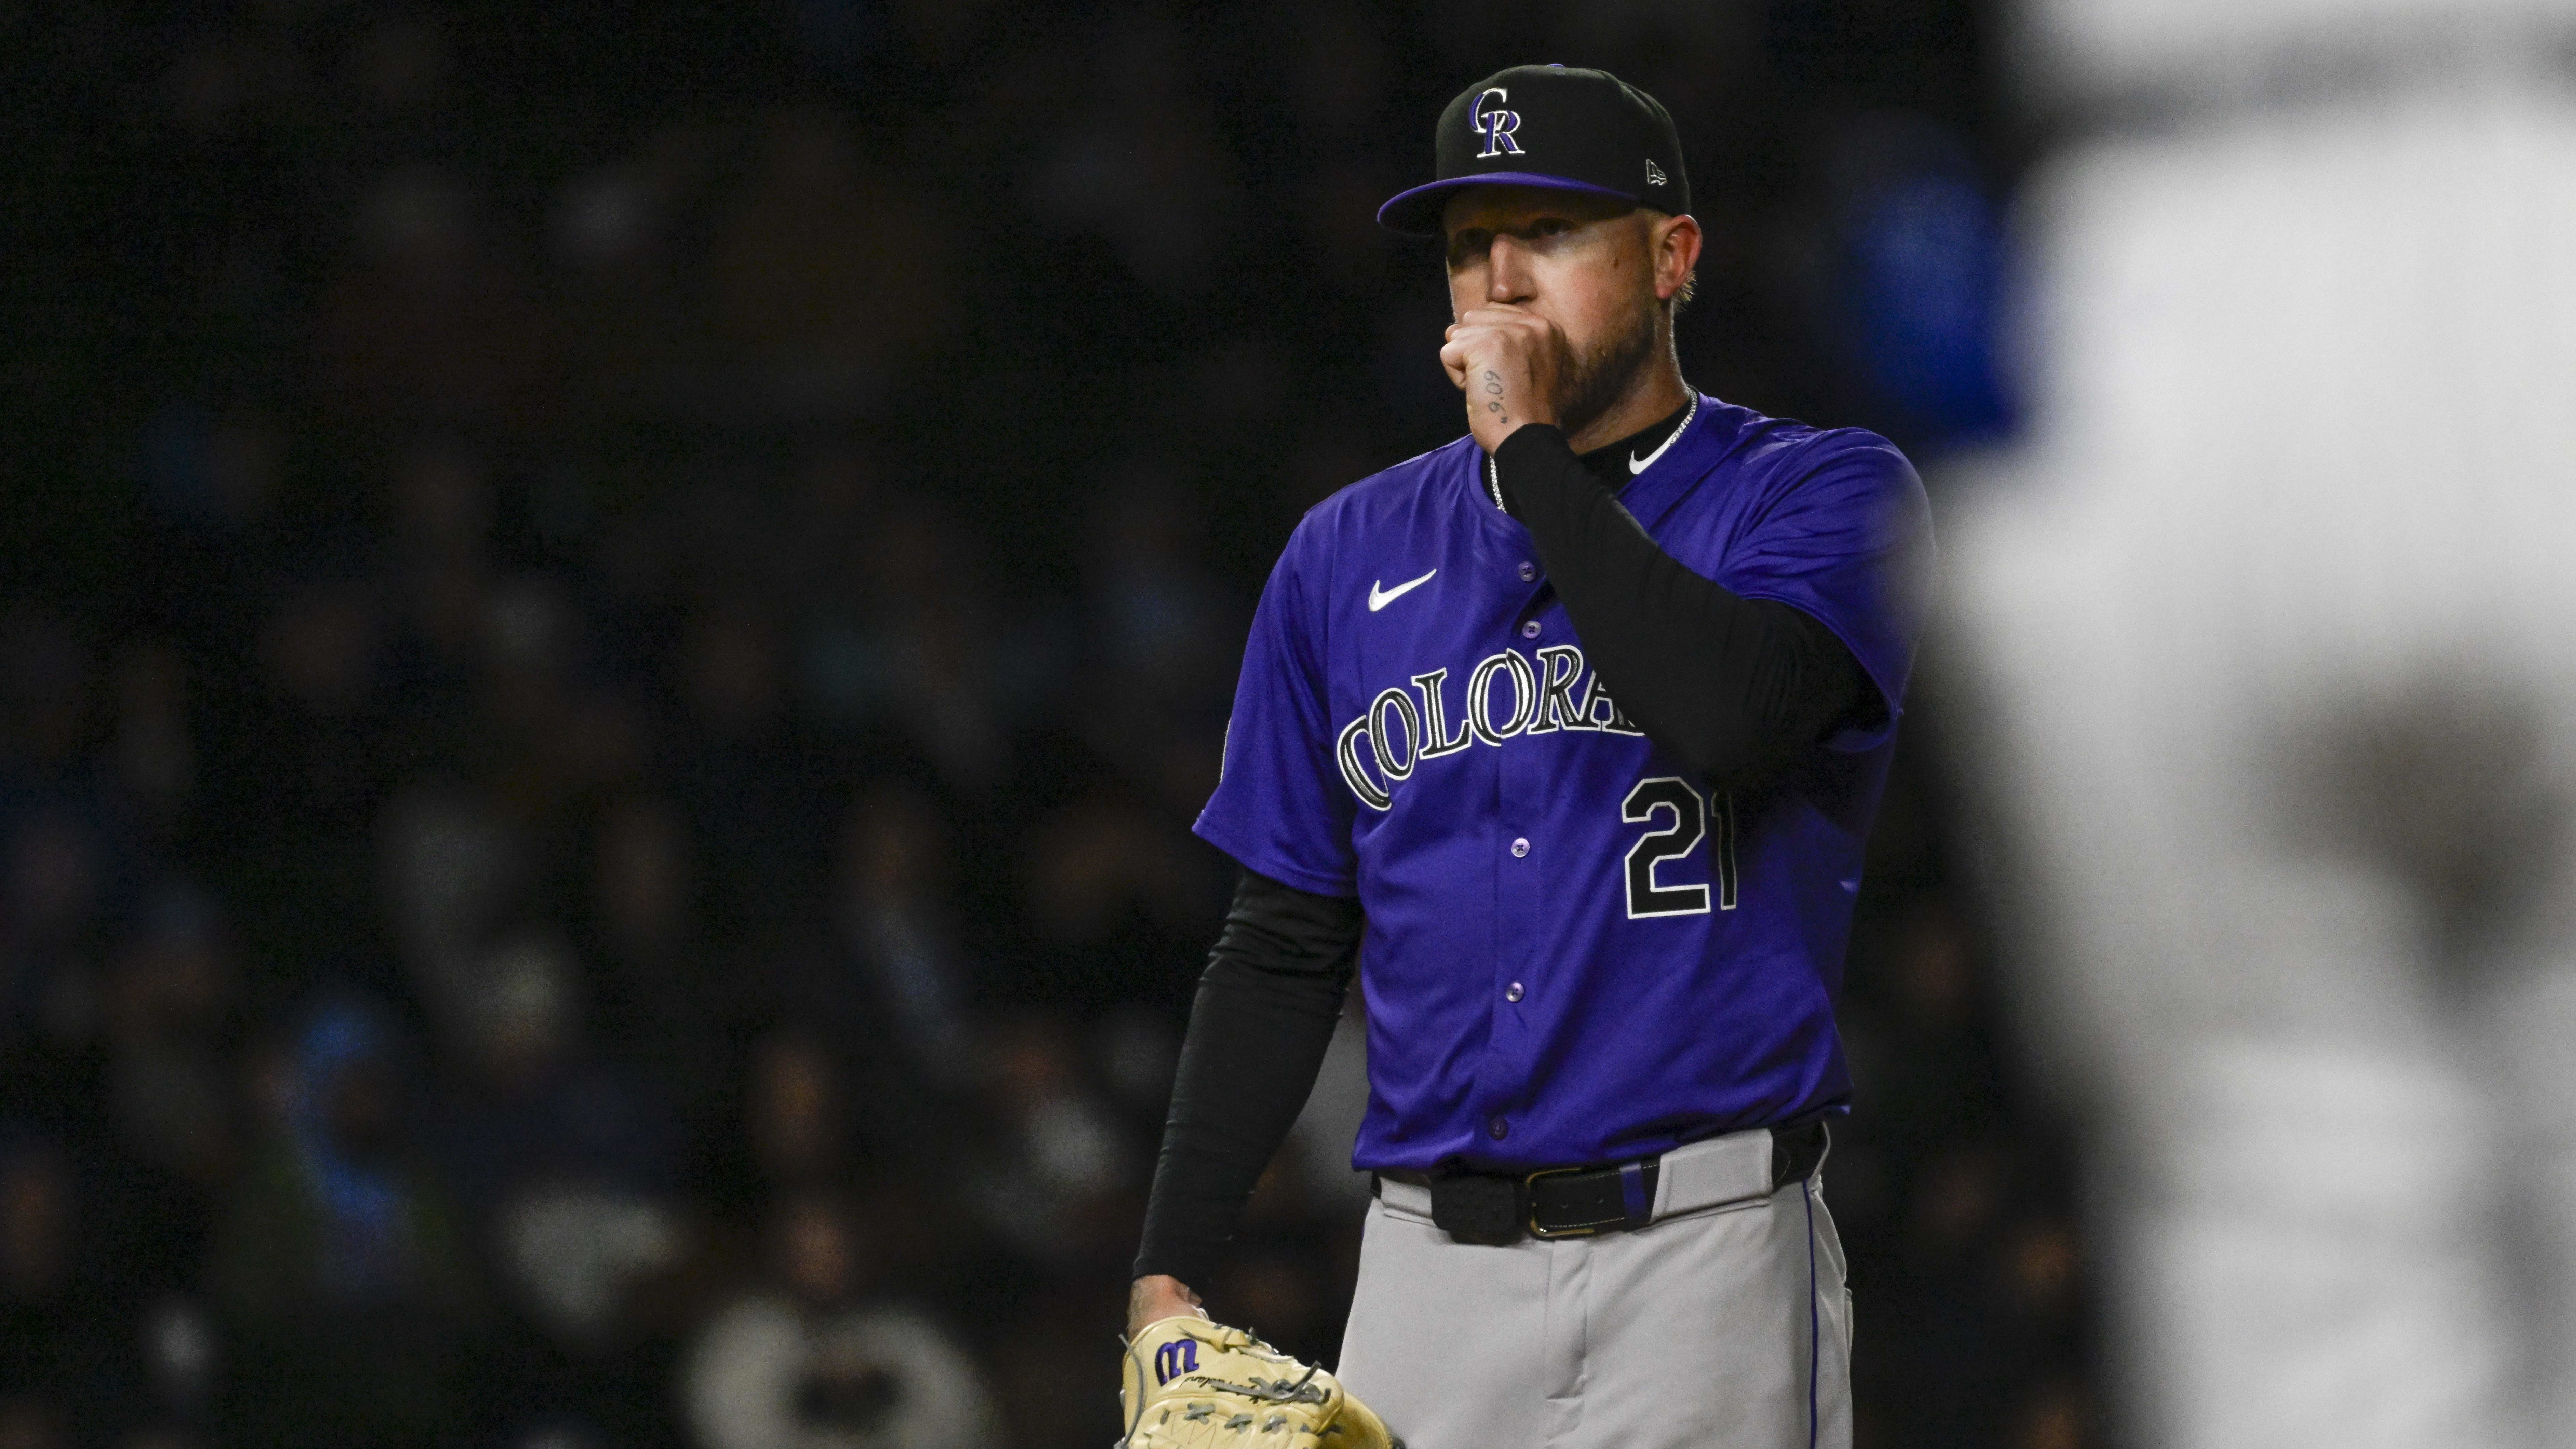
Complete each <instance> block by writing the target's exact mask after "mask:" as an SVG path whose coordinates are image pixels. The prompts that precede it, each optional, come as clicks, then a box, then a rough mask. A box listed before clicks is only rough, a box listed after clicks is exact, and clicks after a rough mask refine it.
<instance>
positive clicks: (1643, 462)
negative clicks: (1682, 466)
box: [1628, 393, 1699, 478]
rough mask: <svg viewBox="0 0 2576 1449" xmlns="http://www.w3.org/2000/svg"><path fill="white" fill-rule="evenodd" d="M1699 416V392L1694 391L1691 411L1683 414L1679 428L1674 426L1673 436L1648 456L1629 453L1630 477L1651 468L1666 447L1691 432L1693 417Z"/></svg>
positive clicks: (1657, 446)
mask: <svg viewBox="0 0 2576 1449" xmlns="http://www.w3.org/2000/svg"><path fill="white" fill-rule="evenodd" d="M1698 416H1699V394H1697V393H1693V394H1691V402H1690V411H1688V412H1685V413H1683V414H1682V421H1681V426H1679V427H1677V428H1674V429H1673V435H1672V436H1671V437H1669V438H1666V439H1664V440H1663V441H1662V442H1661V443H1659V444H1657V445H1656V446H1655V451H1653V452H1651V453H1648V454H1647V455H1646V456H1644V457H1642V458H1640V457H1638V456H1637V455H1636V454H1634V453H1630V454H1629V455H1628V476H1629V477H1631V478H1634V477H1636V476H1637V475H1638V474H1640V473H1643V472H1645V471H1646V470H1647V469H1649V468H1651V467H1653V466H1655V460H1656V459H1657V458H1660V457H1662V456H1664V449H1666V448H1669V447H1671V446H1672V445H1673V444H1675V443H1678V442H1680V441H1681V437H1682V434H1684V433H1687V432H1689V431H1690V425H1691V419H1693V418H1695V417H1698Z"/></svg>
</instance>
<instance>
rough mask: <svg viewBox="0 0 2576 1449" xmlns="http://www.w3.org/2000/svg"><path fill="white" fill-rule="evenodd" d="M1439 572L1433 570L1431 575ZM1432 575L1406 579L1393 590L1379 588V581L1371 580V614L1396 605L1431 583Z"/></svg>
mask: <svg viewBox="0 0 2576 1449" xmlns="http://www.w3.org/2000/svg"><path fill="white" fill-rule="evenodd" d="M1438 572H1440V570H1438V569H1433V570H1432V571H1431V574H1436V573H1438ZM1431 574H1424V575H1423V576H1422V577H1420V578H1418V579H1406V580H1405V581H1404V582H1403V583H1400V584H1397V585H1396V586H1395V587H1394V588H1391V589H1388V588H1381V587H1379V585H1378V581H1377V580H1375V579H1371V580H1369V612H1370V613H1372V614H1374V613H1376V612H1377V611H1378V610H1380V609H1383V608H1385V607H1386V606H1387V605H1389V604H1392V603H1394V602H1395V601H1396V600H1398V599H1400V598H1403V597H1404V596H1405V595H1407V594H1409V593H1412V592H1413V591H1414V590H1415V589H1418V588H1420V587H1422V586H1423V585H1424V584H1427V583H1429V582H1431Z"/></svg>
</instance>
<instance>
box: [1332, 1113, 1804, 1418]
mask: <svg viewBox="0 0 2576 1449" xmlns="http://www.w3.org/2000/svg"><path fill="white" fill-rule="evenodd" d="M1771 1150H1772V1145H1771V1134H1770V1133H1768V1132H1742V1133H1735V1134H1732V1135H1729V1136H1726V1137H1718V1138H1711V1139H1709V1140H1707V1141H1704V1142H1695V1143H1692V1144H1691V1145H1689V1146H1687V1147H1684V1148H1681V1149H1678V1150H1677V1151H1674V1152H1670V1153H1667V1154H1665V1155H1664V1159H1663V1169H1662V1173H1661V1177H1660V1180H1659V1181H1658V1183H1657V1184H1656V1189H1655V1198H1656V1202H1655V1215H1654V1220H1653V1221H1652V1222H1650V1223H1649V1224H1648V1225H1647V1226H1645V1227H1643V1228H1639V1229H1635V1230H1632V1231H1628V1232H1617V1233H1605V1234H1602V1235H1601V1236H1598V1237H1589V1238H1557V1239H1550V1240H1541V1239H1535V1238H1524V1239H1522V1240H1521V1241H1519V1242H1517V1243H1513V1244H1509V1245H1507V1246H1488V1245H1483V1244H1475V1243H1462V1242H1459V1241H1457V1240H1456V1239H1454V1238H1451V1237H1450V1236H1449V1235H1448V1234H1447V1233H1445V1232H1443V1231H1442V1230H1441V1229H1439V1228H1438V1227H1435V1226H1433V1224H1432V1221H1431V1204H1430V1193H1429V1190H1428V1189H1427V1188H1423V1187H1420V1186H1417V1185H1412V1184H1408V1183H1404V1182H1399V1181H1396V1180H1393V1179H1389V1180H1386V1181H1385V1182H1383V1183H1382V1184H1381V1187H1380V1196H1379V1199H1378V1201H1377V1202H1375V1203H1373V1204H1372V1205H1371V1206H1370V1208H1369V1219H1368V1226H1367V1231H1366V1235H1365V1237H1364V1238H1363V1239H1362V1243H1361V1247H1360V1270H1359V1288H1358V1292H1357V1294H1356V1296H1355V1297H1354V1299H1353V1301H1352V1304H1351V1320H1350V1327H1349V1330H1348V1331H1347V1333H1346V1334H1345V1335H1344V1337H1343V1340H1342V1362H1341V1367H1340V1374H1341V1378H1342V1382H1343V1383H1344V1384H1345V1385H1347V1386H1348V1387H1349V1389H1350V1390H1351V1392H1352V1393H1354V1394H1356V1395H1358V1396H1359V1399H1360V1401H1361V1402H1362V1403H1365V1404H1367V1405H1368V1406H1369V1407H1370V1408H1372V1409H1375V1410H1376V1411H1377V1412H1378V1415H1379V1416H1380V1417H1381V1418H1383V1419H1384V1420H1385V1421H1386V1424H1387V1428H1388V1429H1389V1430H1390V1431H1391V1432H1393V1433H1394V1434H1395V1435H1396V1436H1397V1437H1399V1438H1401V1439H1403V1440H1404V1442H1405V1444H1406V1445H1407V1446H1408V1449H1685V1446H1688V1449H1849V1445H1850V1443H1851V1300H1850V1295H1849V1294H1848V1293H1847V1292H1846V1290H1845V1289H1844V1286H1843V1251H1842V1243H1841V1242H1840V1240H1839V1239H1837V1238H1836V1237H1835V1236H1834V1222H1833V1218H1832V1216H1831V1215H1830V1214H1828V1213H1827V1212H1826V1211H1825V1201H1824V1192H1823V1179H1822V1177H1821V1176H1820V1175H1817V1176H1810V1177H1809V1178H1807V1180H1806V1181H1804V1182H1791V1183H1788V1184H1786V1185H1785V1186H1783V1187H1781V1188H1780V1189H1778V1190H1777V1191H1774V1190H1773V1189H1772V1187H1771Z"/></svg>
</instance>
